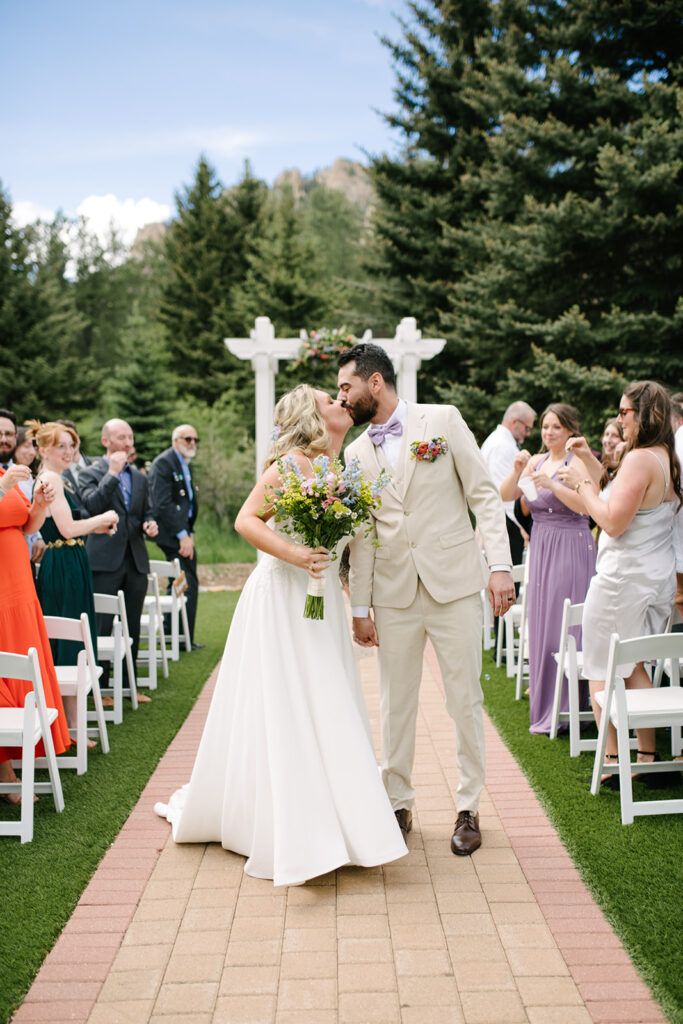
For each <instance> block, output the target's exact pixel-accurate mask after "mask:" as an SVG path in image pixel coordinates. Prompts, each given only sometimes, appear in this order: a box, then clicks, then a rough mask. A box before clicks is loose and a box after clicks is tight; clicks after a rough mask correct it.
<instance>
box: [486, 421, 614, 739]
mask: <svg viewBox="0 0 683 1024" xmlns="http://www.w3.org/2000/svg"><path fill="white" fill-rule="evenodd" d="M540 426H541V438H542V441H543V447H542V450H541V452H540V453H539V454H538V455H534V456H532V457H531V458H530V459H528V460H527V462H526V465H525V467H524V469H523V471H522V472H521V475H519V483H521V484H522V487H524V485H525V481H529V482H531V483H532V484H533V488H534V491H535V496H534V492H533V491H532V492H531V495H530V494H528V493H527V494H526V495H525V496H524V504H525V505H526V507H527V508H528V509H529V511H530V512H531V517H532V520H533V532H532V534H531V542H530V545H529V590H528V595H529V596H528V610H529V720H530V725H529V732H532V733H546V734H547V733H549V732H550V726H551V717H552V707H553V697H554V694H555V675H556V671H557V666H556V664H555V660H554V658H553V654H554V653H555V651H556V650H557V644H558V640H559V636H560V629H561V625H562V607H563V604H564V601H565V599H566V598H567V597H568V598H569V599H570V600H571V602H572V604H580V603H581V602H582V601H583V600H584V598H585V596H586V591H587V590H588V584H589V582H590V579H591V576H592V575H593V573H594V572H595V542H594V540H593V535H592V533H591V529H590V524H589V521H588V516H587V515H586V509H585V506H584V504H583V501H582V500H581V498H580V497H579V495H577V494H576V492H575V491H574V490H572V489H571V488H570V487H567V486H566V485H565V484H563V483H562V481H561V480H560V478H559V476H558V474H559V471H560V469H561V468H562V467H564V466H566V465H567V464H568V463H570V462H571V461H575V457H574V456H573V455H572V453H571V452H567V450H566V445H567V442H568V440H569V438H570V437H574V436H575V435H577V434H579V432H580V431H579V418H578V414H577V411H576V409H575V408H574V407H573V406H571V405H567V404H566V403H564V402H555V403H553V404H551V405H549V406H548V407H547V408H546V409H545V410H544V411H543V414H542V415H541V420H540ZM523 454H524V453H521V452H520V457H519V459H518V460H517V463H518V466H519V463H520V462H521V461H522V460H523ZM515 473H519V468H516V469H515V470H513V473H512V474H511V475H510V476H509V477H508V478H507V479H506V480H505V481H504V483H503V485H502V486H501V497H503V499H506V498H507V499H508V500H509V499H515V498H517V497H519V496H520V494H521V493H522V489H521V488H520V487H519V484H518V482H517V481H515V480H514V475H515ZM577 643H580V637H578V636H577ZM568 707H569V697H568V693H567V692H566V690H565V692H564V694H563V697H562V704H561V710H562V711H567V710H568Z"/></svg>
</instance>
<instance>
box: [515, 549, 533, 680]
mask: <svg viewBox="0 0 683 1024" xmlns="http://www.w3.org/2000/svg"><path fill="white" fill-rule="evenodd" d="M529 562H530V558H529V552H528V549H527V554H526V558H525V559H524V577H523V579H522V585H521V587H520V590H519V596H520V599H521V601H520V612H519V626H518V631H519V640H518V644H517V652H516V663H515V675H516V680H515V700H521V699H522V693H523V691H524V682H525V680H527V681H528V679H529ZM513 607H516V606H513Z"/></svg>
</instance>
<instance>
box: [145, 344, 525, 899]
mask: <svg viewBox="0 0 683 1024" xmlns="http://www.w3.org/2000/svg"><path fill="white" fill-rule="evenodd" d="M338 385H339V397H338V398H337V399H336V400H334V399H332V398H331V396H329V395H328V394H326V393H325V392H323V391H316V390H314V389H313V388H311V387H309V386H308V385H299V386H298V387H297V388H295V389H294V390H293V391H291V392H289V393H288V394H287V395H285V396H284V397H283V398H281V399H280V401H279V402H278V404H277V406H276V409H275V425H276V437H275V440H274V442H273V449H272V451H271V456H270V458H269V461H268V464H267V466H266V469H265V472H264V474H263V476H262V477H261V479H260V480H259V481H258V483H257V484H256V486H255V487H254V489H253V490H252V492H251V494H250V495H249V497H248V498H247V500H246V502H245V503H244V505H243V507H242V509H241V511H240V513H239V515H238V517H237V520H236V522H235V528H236V529H237V530H238V531H239V532H240V533H241V534H242V535H243V536H244V537H245V538H246V539H247V540H248V541H250V543H252V544H254V545H255V546H256V547H257V548H259V549H260V550H261V551H262V552H264V556H263V557H262V558H261V559H260V561H259V563H258V566H257V568H256V569H255V571H254V572H253V573H252V575H251V576H250V578H249V580H248V581H247V584H246V586H245V588H244V590H243V592H242V595H241V597H240V600H239V602H238V606H237V608H236V610H235V614H234V617H233V621H232V624H231V627H230V631H229V635H228V639H227V642H226V648H225V653H224V657H223V661H222V664H221V669H220V672H219V675H218V679H217V682H216V688H215V691H214V695H213V698H212V702H211V707H210V710H209V713H208V716H207V721H206V725H205V728H204V733H203V736H202V739H201V742H200V746H199V750H198V753H197V758H196V760H195V765H194V768H193V771H192V776H191V779H190V782H189V783H188V784H187V785H185V786H183V787H182V789H181V790H178V791H177V792H176V793H174V794H173V796H172V797H171V799H170V800H169V803H168V804H158V805H157V806H156V807H155V810H156V811H157V813H159V814H161V815H162V816H165V817H167V818H168V820H169V821H170V822H171V823H172V826H173V837H174V839H175V841H176V842H220V843H222V845H223V846H224V847H225V848H226V849H229V850H232V851H234V852H236V853H239V854H242V855H243V856H245V857H246V858H247V861H246V864H245V871H247V872H248V873H249V874H252V875H255V876H256V877H260V878H269V879H273V881H274V883H275V884H276V885H293V884H300V883H303V882H305V881H307V880H308V879H311V878H315V877H317V876H319V875H322V874H326V873H327V872H329V871H332V870H334V869H335V868H338V867H341V866H343V865H345V864H356V865H361V866H372V865H377V864H383V863H387V862H389V861H392V860H396V859H397V858H399V857H402V856H404V855H405V854H406V853H407V847H406V842H405V840H406V839H407V836H408V833H409V832H410V830H411V828H412V805H413V800H414V796H415V793H414V789H413V786H412V783H411V773H412V766H413V760H414V752H415V729H416V721H417V708H418V695H419V686H420V680H421V675H422V659H423V652H424V646H425V642H426V639H427V638H429V639H430V640H431V642H432V644H433V646H434V650H435V652H436V655H437V658H438V662H439V667H440V670H441V676H442V681H443V688H444V693H445V701H446V708H447V710H448V713H449V714H450V716H451V718H452V719H453V721H454V724H455V736H456V748H457V767H458V786H457V790H456V794H455V800H456V811H457V820H456V823H455V827H454V831H453V835H452V837H451V849H452V851H453V853H455V854H458V855H468V854H471V853H472V852H473V851H474V850H476V849H477V848H478V847H479V845H480V844H481V834H480V830H479V819H478V814H477V807H478V801H479V797H480V794H481V791H482V789H483V786H484V771H485V754H484V733H483V721H482V699H483V698H482V691H481V686H480V682H479V679H480V674H481V616H482V610H481V600H480V591H481V588H482V587H486V586H488V592H489V599H490V601H491V605H492V608H493V611H494V614H502V613H504V612H505V611H507V609H508V607H509V606H510V604H511V603H513V602H514V600H515V591H514V584H513V582H512V578H511V576H510V573H509V567H510V553H509V548H508V540H507V531H506V528H505V518H504V512H503V507H502V504H501V501H500V497H499V495H498V492H497V490H496V488H495V485H494V484H493V483H492V481H491V479H490V477H489V475H488V471H487V469H486V466H485V463H484V461H483V459H482V458H481V455H480V454H479V449H478V447H477V445H476V442H475V440H474V437H473V436H472V434H471V433H470V431H469V430H468V428H467V426H466V424H465V423H464V421H463V419H462V417H461V416H460V414H459V412H458V411H457V409H455V408H454V407H453V406H436V405H416V404H412V403H406V402H404V401H403V400H400V399H398V397H397V394H396V386H395V377H394V370H393V366H392V364H391V361H390V359H389V357H388V356H387V354H386V353H385V352H384V350H383V349H381V348H379V346H377V345H373V344H371V343H361V344H359V345H356V346H355V347H354V348H352V349H350V350H348V351H347V352H345V353H343V354H342V355H341V356H340V359H339V377H338ZM352 423H353V424H364V423H370V427H369V429H368V430H366V431H365V432H364V433H363V434H362V435H361V436H360V437H358V438H357V439H356V440H355V441H354V442H353V443H352V444H350V445H349V446H348V448H347V450H346V452H345V455H346V458H347V460H348V459H350V458H354V457H355V458H357V459H358V460H359V462H360V467H361V470H362V473H363V475H364V477H365V478H366V479H369V480H374V479H375V478H377V477H378V476H379V474H380V472H381V470H382V469H385V470H386V471H387V472H388V473H389V475H390V477H391V479H390V482H389V484H388V485H387V486H386V487H385V488H384V490H383V492H382V500H381V504H380V505H379V506H378V507H377V508H376V509H375V510H374V512H373V535H374V536H376V541H377V542H378V544H376V543H373V539H374V537H373V536H366V535H365V534H363V533H361V532H359V533H358V534H357V535H356V536H355V537H353V538H351V539H350V567H351V568H350V592H351V606H352V616H353V639H354V641H355V642H356V643H357V644H359V645H360V646H362V647H373V646H377V647H378V661H379V686H380V716H381V736H382V763H381V777H380V773H378V771H377V765H376V761H375V754H374V749H373V745H372V737H371V733H370V727H369V722H368V717H367V711H366V708H365V703H364V699H363V694H362V690H361V686H360V681H359V677H358V672H357V669H356V664H355V659H354V656H353V650H352V646H351V642H350V639H349V636H348V628H347V619H346V614H345V609H344V604H343V598H342V594H341V589H340V587H339V585H338V582H337V581H336V580H335V579H333V578H332V575H333V574H328V577H327V578H325V583H324V599H325V618H324V619H323V620H320V621H314V620H310V619H305V618H303V617H302V608H303V605H304V597H305V594H306V587H307V579H308V578H309V576H313V577H314V578H319V579H321V578H323V577H324V574H325V570H326V569H327V568H328V566H329V564H330V556H329V552H327V551H326V550H325V549H324V548H311V547H308V546H306V545H304V544H299V543H293V542H292V540H291V538H289V537H288V536H286V534H285V533H284V532H283V530H282V528H281V524H279V523H277V522H275V521H274V519H273V518H272V510H269V508H268V504H267V502H266V503H265V504H264V494H266V495H267V494H271V493H272V492H273V490H274V489H275V488H276V487H277V486H278V484H279V482H280V475H279V471H278V466H277V460H278V458H281V457H284V456H290V457H291V458H292V459H293V460H294V462H295V463H296V464H297V466H298V467H299V469H300V471H301V472H302V474H304V475H306V476H309V475H310V474H311V473H312V465H311V462H312V460H313V459H314V458H315V457H316V456H317V455H320V454H327V455H336V454H338V453H339V451H340V450H341V447H342V443H343V441H344V437H345V435H346V433H347V431H348V429H349V428H350V426H351V425H352ZM468 508H469V509H471V511H472V513H473V515H474V517H475V519H476V523H477V527H478V529H479V533H480V535H481V537H482V539H483V543H484V547H485V551H486V559H487V562H488V573H487V572H486V571H485V568H484V562H483V560H482V555H481V550H480V548H479V545H478V543H477V540H476V538H475V534H474V530H473V527H472V525H471V522H470V516H469V513H468ZM487 576H488V579H487V578H486V577H487Z"/></svg>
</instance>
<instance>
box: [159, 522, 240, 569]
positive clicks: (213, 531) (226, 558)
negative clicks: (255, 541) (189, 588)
mask: <svg viewBox="0 0 683 1024" xmlns="http://www.w3.org/2000/svg"><path fill="white" fill-rule="evenodd" d="M195 545H196V548H197V561H198V562H199V564H200V565H217V564H218V563H221V564H224V563H226V562H255V561H256V548H255V547H252V545H251V544H249V543H248V542H247V541H246V540H245V539H244V537H240V535H239V533H235V531H234V530H233V528H232V527H231V526H219V525H218V523H216V522H212V521H210V520H207V519H202V518H201V517H200V518H199V519H198V520H197V527H196V530H195ZM147 552H148V554H149V557H150V558H157V559H164V558H165V557H166V556H165V555H164V553H163V551H162V550H161V548H159V547H157V545H156V544H155V543H154V541H152V540H148V541H147Z"/></svg>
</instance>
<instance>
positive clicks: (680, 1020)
mask: <svg viewBox="0 0 683 1024" xmlns="http://www.w3.org/2000/svg"><path fill="white" fill-rule="evenodd" d="M482 682H483V687H484V694H485V700H486V710H487V712H488V714H489V716H490V718H491V719H492V721H493V722H494V724H495V726H496V728H497V730H498V732H499V733H500V735H501V736H502V738H503V740H504V741H505V743H506V744H507V746H508V747H509V749H510V751H511V752H512V754H513V755H514V757H515V758H516V760H517V761H518V762H519V764H520V766H521V768H522V770H523V772H524V774H525V775H526V776H527V778H528V779H529V781H530V783H531V785H532V786H533V788H534V789H535V791H536V793H537V795H538V797H539V799H540V801H541V803H542V804H543V806H544V808H545V810H546V813H547V814H548V817H549V818H550V820H551V821H552V823H553V825H554V826H555V827H556V828H557V830H558V832H559V834H560V837H561V839H562V841H563V843H564V844H565V846H566V847H567V849H568V851H569V853H570V855H571V856H572V858H573V860H574V863H575V864H576V866H577V868H578V870H579V872H580V873H581V876H582V877H583V879H584V881H585V882H586V884H587V886H588V888H589V889H590V890H591V892H592V893H593V895H594V896H595V898H596V900H597V901H598V902H599V903H600V905H601V906H602V908H603V910H604V912H605V914H606V915H607V917H608V918H609V920H610V922H611V923H612V925H613V926H614V928H615V930H616V931H617V933H618V934H619V936H620V938H621V940H622V942H623V943H624V946H625V947H626V949H627V950H628V953H629V955H630V956H631V958H632V960H633V962H634V964H635V966H636V968H637V969H638V970H639V971H640V973H641V975H642V977H643V978H644V980H645V981H646V983H647V984H648V985H649V986H650V988H651V989H652V992H653V994H654V996H655V998H656V999H657V1000H658V1001H659V1002H660V1003H661V1005H662V1007H663V1009H664V1012H665V1013H666V1014H667V1016H668V1017H669V1019H670V1020H671V1022H672V1024H683V815H680V814H679V815H656V816H653V817H641V818H636V819H635V822H634V824H633V825H622V824H621V814H620V807H619V793H618V792H612V791H610V790H606V791H604V792H601V793H600V795H599V796H597V797H593V796H591V794H590V779H591V773H592V769H593V755H592V754H587V753H586V754H581V756H580V757H577V758H570V757H569V739H568V737H566V736H561V737H559V738H558V739H556V740H553V741H550V740H549V739H548V738H547V737H546V736H532V735H531V733H530V732H529V704H528V701H527V700H521V701H515V699H514V681H513V680H510V679H508V678H507V677H506V675H505V670H504V669H497V668H496V667H495V661H494V658H493V656H492V655H491V652H485V653H484V675H483V680H482ZM668 743H669V734H668V733H665V732H664V731H661V736H658V745H659V744H661V747H660V751H661V753H662V755H665V754H667V746H666V745H665V744H668ZM668 756H669V757H670V756H671V755H670V748H669V753H668ZM636 791H637V792H636ZM647 792H648V795H649V798H653V799H656V798H657V794H656V793H654V794H653V793H652V791H647ZM669 792H671V791H668V790H664V791H662V793H661V795H665V793H669ZM634 795H635V796H637V797H640V798H641V799H644V798H645V796H644V787H643V784H642V783H640V782H635V783H634ZM673 795H678V796H681V795H683V791H682V790H681V788H680V787H677V788H676V790H675V791H673ZM595 962H596V963H599V962H600V951H599V950H596V952H595Z"/></svg>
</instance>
